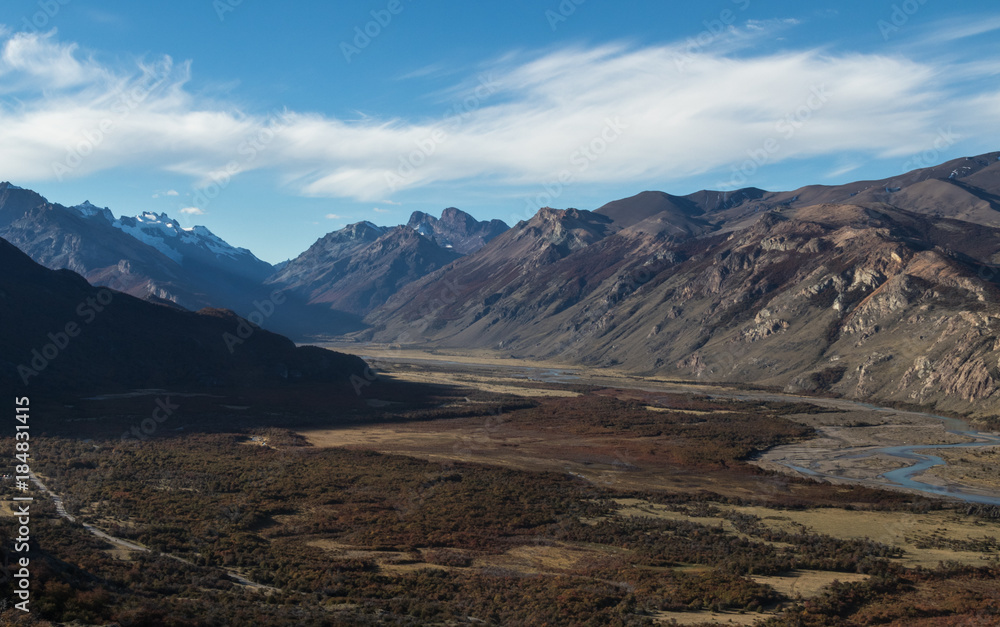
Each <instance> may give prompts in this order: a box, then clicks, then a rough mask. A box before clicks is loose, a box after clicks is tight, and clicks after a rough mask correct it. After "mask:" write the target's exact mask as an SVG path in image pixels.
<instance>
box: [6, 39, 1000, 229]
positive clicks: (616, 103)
mask: <svg viewBox="0 0 1000 627" xmlns="http://www.w3.org/2000/svg"><path fill="white" fill-rule="evenodd" d="M790 25H791V24H790V23H789V22H787V21H784V22H782V21H777V22H775V21H771V23H760V24H756V25H755V26H759V27H760V28H762V29H764V30H766V29H767V28H768V27H771V26H773V27H774V28H778V27H788V26H790ZM0 37H2V38H3V40H4V41H3V53H2V57H0V81H2V84H3V85H4V87H0V93H2V91H3V90H12V89H15V88H14V87H12V86H16V97H18V98H20V99H21V101H23V102H24V107H23V108H17V109H11V108H3V107H0V145H2V146H4V150H3V151H0V171H2V172H4V175H5V176H6V177H7V178H10V179H12V180H23V181H28V182H30V181H35V180H47V179H52V178H56V177H63V178H66V177H80V176H86V175H88V174H91V173H95V172H99V171H104V170H110V169H114V168H120V167H124V166H128V167H145V168H149V169H159V170H165V171H169V172H173V173H180V174H184V175H187V176H189V177H191V178H192V180H193V182H194V183H195V185H196V186H198V187H207V186H211V185H213V184H216V183H219V182H223V181H227V180H228V179H229V178H232V177H235V176H239V174H240V173H246V172H250V171H253V170H259V169H267V170H271V171H273V172H275V173H276V174H277V175H278V176H279V177H280V179H281V180H283V181H284V182H285V183H286V184H287V185H289V186H290V187H291V188H292V189H293V190H295V191H297V192H299V193H301V194H303V195H309V196H322V197H349V198H354V199H357V200H363V201H369V202H382V199H386V198H391V194H392V193H393V192H394V191H398V190H400V189H407V188H415V187H421V186H427V185H446V184H456V183H459V182H468V181H485V182H488V183H490V184H491V185H494V186H496V185H501V186H503V185H506V186H509V187H511V188H524V187H525V186H528V187H531V188H533V189H534V188H537V187H538V186H541V185H543V184H544V183H546V182H550V181H553V180H555V179H556V178H557V177H558V176H559V175H560V173H561V172H567V171H568V172H569V173H570V175H571V176H572V180H573V181H575V182H580V183H627V182H632V181H636V182H638V181H650V180H655V181H657V182H659V183H661V184H663V185H668V184H670V183H671V182H677V181H682V180H683V179H684V178H686V177H690V176H692V175H696V174H702V173H705V172H716V171H718V172H723V173H724V174H725V173H728V172H729V169H730V168H731V167H732V166H733V165H736V164H740V163H742V162H744V161H745V160H746V159H747V155H748V151H755V150H760V149H761V147H762V146H764V145H766V143H767V142H768V140H773V141H774V142H776V144H777V146H778V149H777V150H776V151H774V152H773V153H770V154H769V155H768V163H775V162H779V161H783V160H788V159H800V158H809V157H820V156H836V155H840V154H844V153H851V154H855V155H858V154H861V155H869V156H876V157H887V156H906V155H911V154H914V153H916V152H919V151H922V150H924V149H925V148H926V147H927V146H928V145H932V144H933V142H934V140H935V139H936V137H937V136H938V133H939V132H940V129H941V128H943V127H948V126H950V127H952V128H953V131H954V133H956V134H958V135H964V136H973V135H974V136H986V135H990V134H993V135H995V134H996V133H997V131H998V130H1000V112H998V111H997V110H995V109H990V108H989V107H988V106H983V105H986V104H992V103H994V102H996V101H997V99H998V97H1000V88H998V87H997V86H996V85H995V84H994V82H992V81H972V80H967V82H966V83H964V84H963V85H961V90H962V97H961V98H958V97H954V94H955V93H956V92H957V91H958V90H959V86H957V85H956V84H954V82H953V81H956V80H964V79H961V78H955V77H963V76H966V77H968V76H969V74H970V72H971V73H973V74H981V73H982V72H984V71H985V70H986V69H987V68H989V67H996V63H989V62H988V60H982V59H980V60H978V61H977V63H978V64H979V65H978V66H977V67H976V68H972V64H969V66H963V65H961V64H957V63H953V62H952V63H943V62H942V63H930V62H918V61H915V60H912V59H910V58H907V57H904V56H885V55H873V54H830V53H824V52H822V51H818V50H798V51H783V52H774V53H769V54H756V55H755V54H752V53H753V50H752V49H744V50H742V51H741V53H740V54H730V53H731V52H733V51H734V49H735V48H738V47H739V46H746V45H749V44H747V43H745V42H748V41H753V40H754V37H755V36H754V35H748V34H747V33H740V34H738V36H734V37H731V38H724V37H723V38H720V41H714V42H710V43H709V44H708V45H707V46H705V47H704V48H696V49H692V48H691V47H690V46H689V45H685V44H684V43H678V44H676V45H661V46H651V47H644V48H636V47H629V46H625V45H605V46H599V47H590V48H583V47H577V48H564V49H558V50H553V51H549V52H547V53H544V54H540V55H534V56H524V55H522V54H511V55H508V56H507V57H505V58H504V59H501V60H500V61H497V62H495V63H493V64H491V65H490V66H489V67H486V68H484V71H483V76H484V77H485V78H482V80H479V77H472V78H471V79H470V80H468V81H463V82H460V83H458V84H457V86H456V88H455V89H454V91H453V92H452V93H451V94H450V95H451V96H452V97H453V98H454V102H455V103H457V104H459V105H461V108H459V109H458V112H459V113H460V114H461V115H458V116H456V115H454V112H453V113H452V114H449V115H442V116H441V117H440V119H431V120H421V121H412V120H404V119H395V118H391V119H387V118H378V117H375V116H370V115H360V116H358V118H357V119H354V120H345V119H338V118H333V117H329V116H325V115H321V114H318V113H311V112H295V111H283V112H274V113H273V114H270V115H248V114H246V113H244V112H242V111H239V110H238V109H237V108H236V107H227V106H225V105H220V104H219V103H218V101H216V100H204V99H202V98H200V97H198V96H196V95H194V94H192V93H190V92H189V91H187V90H186V88H185V84H186V82H187V80H188V78H189V74H190V65H189V64H187V63H184V64H174V63H173V61H172V60H171V59H170V58H169V57H162V58H160V59H157V60H154V61H152V62H136V63H135V65H134V66H133V67H131V68H125V69H123V68H120V67H118V68H111V67H103V66H99V65H97V64H96V63H95V62H94V61H93V59H92V58H90V57H88V56H86V55H84V54H83V53H82V52H81V51H80V50H79V49H78V48H77V47H76V46H75V45H73V44H63V43H60V42H58V41H56V40H55V38H54V36H52V35H23V34H18V35H3V36H0ZM722 39H725V41H722ZM741 42H744V43H741ZM984 63H985V64H986V65H984ZM963 68H964V69H963ZM477 90H478V92H477ZM817 90H819V93H822V94H823V101H822V102H820V101H819V100H817V95H816V94H817ZM463 103H464V104H463ZM811 104H812V105H818V106H811ZM615 120H618V122H617V123H616V122H615ZM609 124H612V125H613V124H618V125H619V126H621V132H620V135H618V136H616V137H615V139H614V141H613V142H611V143H608V142H607V141H606V138H607V137H609V136H610V135H609V134H608V131H607V129H608V126H609ZM442 131H443V132H442ZM602 134H603V135H605V137H604V138H602V137H601V136H602ZM588 148H590V149H592V150H593V152H602V154H600V155H594V158H590V157H587V156H586V155H585V153H584V152H582V150H587V149H588ZM598 149H603V151H601V150H598ZM407 160H410V161H412V162H413V163H419V165H417V166H415V167H412V168H411V167H409V166H408V165H405V164H406V162H407ZM401 164H404V165H405V167H404V168H403V170H402V171H400V168H401ZM389 174H397V175H399V179H398V180H394V182H395V183H396V185H395V187H393V186H392V185H390V179H388V178H387V175H389ZM383 204H384V205H389V204H390V203H388V202H384V203H383ZM380 211H382V212H385V211H387V210H380Z"/></svg>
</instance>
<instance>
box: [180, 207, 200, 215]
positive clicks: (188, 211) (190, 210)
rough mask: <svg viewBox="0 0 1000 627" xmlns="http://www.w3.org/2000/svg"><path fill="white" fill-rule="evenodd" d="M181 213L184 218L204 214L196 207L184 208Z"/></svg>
mask: <svg viewBox="0 0 1000 627" xmlns="http://www.w3.org/2000/svg"><path fill="white" fill-rule="evenodd" d="M181 213H182V214H184V215H186V216H203V215H205V212H204V211H202V210H201V209H199V208H198V207H184V208H183V209H181Z"/></svg>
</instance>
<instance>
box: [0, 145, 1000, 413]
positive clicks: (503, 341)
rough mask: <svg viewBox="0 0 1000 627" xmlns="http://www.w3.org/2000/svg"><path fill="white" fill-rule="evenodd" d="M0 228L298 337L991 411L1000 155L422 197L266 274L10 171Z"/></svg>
mask: <svg viewBox="0 0 1000 627" xmlns="http://www.w3.org/2000/svg"><path fill="white" fill-rule="evenodd" d="M0 236H2V237H4V238H6V239H8V240H10V241H11V242H12V243H14V244H15V245H17V246H18V247H20V248H22V250H24V251H25V252H27V253H28V254H29V255H31V256H32V257H33V258H34V259H36V260H37V261H39V262H41V263H43V264H44V265H46V266H48V267H52V268H57V267H64V268H69V269H72V270H75V271H77V272H79V273H80V274H82V275H84V276H85V277H86V278H88V279H89V280H91V281H92V282H94V283H95V284H99V285H107V286H110V287H114V288H116V289H121V290H123V291H127V292H129V293H132V294H134V295H136V296H140V297H142V298H146V299H147V300H161V301H170V302H171V303H174V304H176V305H181V306H184V307H188V308H197V307H202V306H206V305H208V306H213V307H219V306H224V307H226V306H228V307H231V308H236V309H237V311H240V309H239V307H241V306H242V307H244V308H245V309H246V308H248V303H250V302H251V301H252V300H253V299H256V298H261V297H262V295H266V294H273V293H279V292H280V293H282V294H284V295H287V303H289V304H287V305H283V306H282V307H281V308H279V309H280V311H281V313H282V315H281V316H279V315H275V316H273V317H272V318H270V319H268V320H267V323H268V324H274V325H278V330H280V331H284V332H286V333H291V334H292V335H294V336H298V337H304V336H316V335H326V336H345V334H346V337H347V338H349V339H353V340H355V341H359V342H378V343H398V344H404V345H411V346H420V347H423V348H439V349H463V350H469V349H480V350H484V351H490V352H494V353H497V354H501V355H504V356H512V357H518V358H535V359H549V360H553V361H559V362H563V363H579V364H587V365H593V366H600V367H611V368H616V369H620V370H624V371H629V372H635V373H642V374H647V375H657V376H668V377H674V378H684V379H698V380H703V381H717V382H732V383H741V384H751V385H758V386H770V387H775V388H781V389H785V390H790V391H801V392H810V393H831V394H839V395H845V396H850V397H857V398H870V399H876V400H879V401H881V402H886V403H908V404H914V405H924V406H929V407H932V408H934V409H936V410H939V411H954V412H961V413H989V414H991V415H995V414H996V413H997V411H998V410H997V407H998V406H1000V403H998V401H1000V392H998V391H997V381H1000V340H998V339H997V336H998V334H997V329H998V324H1000V291H998V289H1000V153H990V154H985V155H980V156H977V157H969V158H962V159H957V160H953V161H950V162H947V163H944V164H941V165H938V166H934V167H931V168H924V169H919V170H915V171H912V172H907V173H904V174H901V175H899V176H896V177H892V178H889V179H884V180H876V181H860V182H856V183H850V184H846V185H839V186H822V185H810V186H807V187H802V188H800V189H797V190H794V191H790V192H769V191H765V190H761V189H757V188H746V189H741V190H735V191H729V192H721V191H707V190H706V191H700V192H696V193H693V194H689V195H686V196H674V195H671V194H667V193H664V192H658V191H649V192H643V193H641V194H638V195H636V196H633V197H630V198H626V199H622V200H617V201H614V202H610V203H608V204H606V205H604V206H602V207H600V208H597V209H595V210H593V211H588V210H582V209H565V210H559V209H552V208H542V209H541V210H539V212H538V213H537V214H536V215H535V216H533V217H532V218H531V219H529V220H525V221H522V222H519V223H518V224H517V225H515V226H513V227H511V228H508V227H507V225H505V224H503V223H502V222H499V221H496V220H494V221H489V222H480V221H477V220H475V219H474V218H472V216H470V215H468V214H466V213H464V212H462V211H460V210H458V209H455V208H449V209H446V210H445V211H444V212H443V213H442V215H441V218H434V217H433V216H430V215H427V214H425V213H422V212H415V213H414V214H413V215H412V216H411V218H410V220H409V222H408V223H407V224H406V225H400V226H394V227H381V226H377V225H375V224H372V223H370V222H361V223H357V224H352V225H349V226H347V227H345V228H343V229H340V230H338V231H334V232H332V233H329V234H327V235H325V236H324V237H322V238H320V239H319V240H318V241H317V242H316V243H315V244H314V245H313V246H311V247H310V248H309V249H308V250H307V251H305V252H303V253H302V254H301V255H300V256H298V257H297V258H295V259H292V260H290V261H288V262H287V263H285V264H282V265H281V266H279V267H274V268H272V267H270V266H269V265H267V264H265V263H264V262H261V261H260V260H257V259H256V258H255V257H253V255H252V254H251V253H249V251H246V250H244V249H239V248H235V247H233V246H230V245H229V244H227V243H225V242H223V241H222V240H220V239H218V238H217V237H215V236H214V235H212V234H211V232H209V231H208V230H207V229H203V228H201V227H194V228H193V229H183V228H181V227H179V225H178V224H177V223H176V222H174V221H172V220H170V219H169V218H168V217H167V216H164V215H153V214H143V215H141V216H138V217H136V218H121V219H117V220H116V219H115V218H114V217H113V215H112V214H111V213H110V211H108V210H106V209H98V208H97V207H94V206H93V205H91V204H89V203H84V204H83V205H79V206H77V207H70V208H66V207H61V206H59V205H54V204H51V203H48V202H47V201H45V199H44V198H42V197H41V196H38V195H37V194H35V193H34V192H30V191H28V190H21V189H19V188H15V187H14V186H12V185H10V184H2V185H0ZM231 303H236V305H235V306H233V305H232V304H231ZM269 328H271V327H269Z"/></svg>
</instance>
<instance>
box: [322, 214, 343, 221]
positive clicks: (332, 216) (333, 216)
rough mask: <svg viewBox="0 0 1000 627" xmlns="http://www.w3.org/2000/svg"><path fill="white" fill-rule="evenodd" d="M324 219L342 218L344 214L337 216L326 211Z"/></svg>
mask: <svg viewBox="0 0 1000 627" xmlns="http://www.w3.org/2000/svg"><path fill="white" fill-rule="evenodd" d="M326 219H327V220H343V219H344V216H338V215H337V214H335V213H328V214H326Z"/></svg>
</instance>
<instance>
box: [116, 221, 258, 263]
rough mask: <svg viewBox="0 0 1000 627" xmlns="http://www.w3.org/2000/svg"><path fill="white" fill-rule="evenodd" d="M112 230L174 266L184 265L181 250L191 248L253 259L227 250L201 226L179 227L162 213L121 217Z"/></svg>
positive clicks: (247, 253)
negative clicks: (168, 260) (133, 239)
mask: <svg viewBox="0 0 1000 627" xmlns="http://www.w3.org/2000/svg"><path fill="white" fill-rule="evenodd" d="M113 225H114V227H115V228H117V229H119V230H121V231H123V232H125V233H128V234H129V235H131V236H132V237H134V238H136V239H137V240H139V241H140V242H142V243H144V244H146V245H148V246H152V247H153V248H155V249H156V250H158V251H160V252H161V253H163V254H164V255H166V256H167V257H169V258H170V259H173V260H174V261H176V262H177V263H183V262H184V254H183V252H182V251H183V248H185V247H188V246H191V247H195V248H201V249H202V250H206V251H208V252H210V253H212V254H213V255H215V256H216V257H228V258H230V259H234V260H239V259H245V258H247V257H253V254H252V253H251V252H250V251H249V250H247V249H245V248H236V247H235V246H231V245H230V244H229V243H227V242H226V241H225V240H223V239H222V238H220V237H219V236H217V235H216V234H215V233H212V232H211V231H210V230H208V229H207V228H205V227H203V226H191V227H182V226H181V225H180V223H179V222H177V220H173V219H171V218H170V216H168V215H167V214H165V213H161V214H156V213H153V212H150V211H147V212H145V213H143V214H140V215H138V216H136V217H134V218H127V217H122V218H121V219H120V220H115V221H114V222H113Z"/></svg>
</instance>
